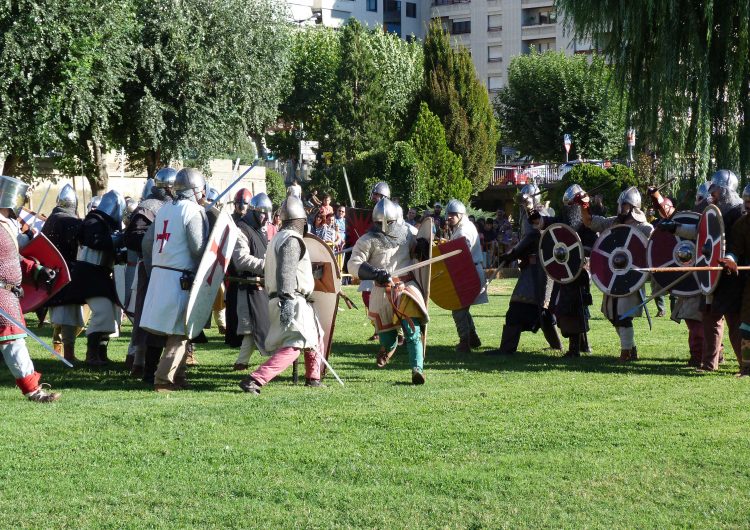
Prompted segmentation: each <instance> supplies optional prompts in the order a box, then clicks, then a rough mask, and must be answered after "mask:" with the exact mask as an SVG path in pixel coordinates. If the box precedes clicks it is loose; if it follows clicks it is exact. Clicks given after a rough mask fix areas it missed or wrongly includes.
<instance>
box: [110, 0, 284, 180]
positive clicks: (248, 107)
mask: <svg viewBox="0 0 750 530" xmlns="http://www.w3.org/2000/svg"><path fill="white" fill-rule="evenodd" d="M136 1H137V4H138V18H139V20H141V21H142V27H141V33H140V42H139V46H138V49H137V57H138V63H137V66H136V76H135V78H134V80H133V81H132V82H131V83H128V84H127V85H126V87H125V92H126V100H125V103H124V104H123V106H122V111H121V113H120V116H121V123H120V124H119V127H118V129H117V130H118V132H119V135H118V140H119V141H120V144H121V145H124V146H125V148H126V150H127V151H128V153H129V155H130V158H131V160H134V161H136V162H139V161H140V163H141V164H143V165H145V167H146V169H147V171H148V174H149V176H151V175H153V174H154V173H155V172H156V170H157V169H158V168H159V167H160V166H161V165H163V164H165V163H167V162H169V161H170V159H175V158H179V159H183V158H189V159H191V160H193V161H195V162H197V163H200V162H202V161H206V160H207V159H209V158H211V157H212V156H214V155H216V154H217V153H221V152H224V151H226V149H227V146H229V145H231V144H233V143H235V142H236V141H237V140H238V139H240V138H243V137H244V136H247V135H258V134H260V133H262V132H263V131H264V130H265V127H267V126H268V125H269V124H271V123H273V122H274V121H275V119H276V116H277V113H278V106H279V104H280V103H281V101H282V99H283V97H284V95H285V90H286V85H285V75H286V72H287V69H288V65H289V48H290V46H291V40H290V32H291V28H290V26H289V23H288V22H287V21H286V6H285V4H283V3H282V2H280V1H279V0H254V1H252V2H247V1H244V0H182V1H180V2H174V1H173V0H136Z"/></svg>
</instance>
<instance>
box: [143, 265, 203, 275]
mask: <svg viewBox="0 0 750 530" xmlns="http://www.w3.org/2000/svg"><path fill="white" fill-rule="evenodd" d="M152 267H153V268H155V269H164V270H168V271H174V272H179V273H180V274H185V273H187V274H193V271H191V270H187V269H175V268H174V267H165V266H164V265H152Z"/></svg>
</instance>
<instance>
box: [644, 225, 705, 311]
mask: <svg viewBox="0 0 750 530" xmlns="http://www.w3.org/2000/svg"><path fill="white" fill-rule="evenodd" d="M700 217H701V216H700V214H699V213H696V212H689V211H686V212H677V213H675V214H674V215H673V216H672V217H671V220H672V221H675V222H677V223H680V224H682V225H693V226H695V225H697V224H698V221H699V220H700ZM647 257H648V266H649V267H690V266H693V265H695V258H696V252H695V241H692V240H690V239H684V238H682V237H680V236H678V235H677V234H670V233H669V232H666V231H664V230H654V231H653V232H652V233H651V237H650V238H649V240H648V256H647ZM684 274H685V273H684V272H678V271H676V272H654V273H652V275H651V278H652V279H653V280H654V281H655V282H656V283H657V284H658V285H659V286H660V287H664V286H665V285H669V284H670V283H672V282H675V281H677V280H678V279H679V277H680V276H683V275H684ZM697 274H698V273H696V272H694V273H691V274H689V275H688V276H687V277H686V278H685V279H684V280H682V281H681V282H679V283H678V284H677V285H675V286H674V287H673V288H672V289H671V291H670V292H671V293H672V294H675V295H677V296H693V295H696V294H699V293H700V292H701V291H700V288H699V287H698V275H697Z"/></svg>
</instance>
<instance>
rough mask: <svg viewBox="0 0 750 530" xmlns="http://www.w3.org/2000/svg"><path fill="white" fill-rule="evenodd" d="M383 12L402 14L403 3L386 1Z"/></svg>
mask: <svg viewBox="0 0 750 530" xmlns="http://www.w3.org/2000/svg"><path fill="white" fill-rule="evenodd" d="M383 11H386V12H388V13H394V12H395V13H400V12H401V2H400V1H399V0H385V3H384V4H383Z"/></svg>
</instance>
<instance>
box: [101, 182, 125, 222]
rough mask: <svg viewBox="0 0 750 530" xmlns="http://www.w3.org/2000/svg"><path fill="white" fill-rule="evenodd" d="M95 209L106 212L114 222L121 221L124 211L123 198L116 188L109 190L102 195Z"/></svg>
mask: <svg viewBox="0 0 750 530" xmlns="http://www.w3.org/2000/svg"><path fill="white" fill-rule="evenodd" d="M96 210H98V211H100V212H102V213H104V214H107V215H108V216H109V217H110V218H111V219H112V220H113V221H114V222H115V223H116V224H119V223H121V222H122V214H123V212H124V211H125V199H124V198H123V196H122V194H120V192H119V191H117V190H109V191H108V192H107V193H105V194H104V195H102V200H101V201H100V202H99V206H97V207H96Z"/></svg>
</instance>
